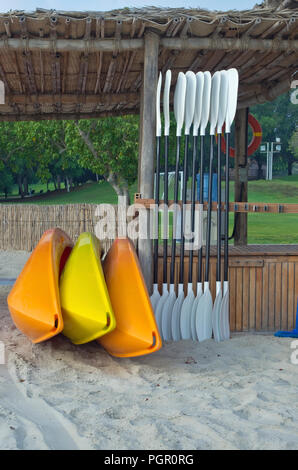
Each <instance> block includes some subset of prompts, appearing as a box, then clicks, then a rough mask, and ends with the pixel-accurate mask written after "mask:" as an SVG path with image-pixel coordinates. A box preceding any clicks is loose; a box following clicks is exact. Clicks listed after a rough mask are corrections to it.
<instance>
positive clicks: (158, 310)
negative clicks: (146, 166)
mask: <svg viewBox="0 0 298 470" xmlns="http://www.w3.org/2000/svg"><path fill="white" fill-rule="evenodd" d="M171 80H172V72H171V70H168V71H167V73H166V79H165V86H164V94H163V113H164V121H165V128H164V136H165V141H164V144H165V166H164V207H163V230H164V232H163V286H162V296H161V298H160V299H159V302H158V304H157V308H156V312H155V316H156V322H157V326H158V328H159V331H160V332H161V331H162V328H161V316H162V310H163V307H164V305H165V302H166V300H167V298H168V296H169V291H168V272H167V271H168V270H167V264H168V230H169V219H168V218H169V212H168V203H169V197H168V188H169V181H168V174H169V134H170V88H171ZM165 230H166V233H165Z"/></svg>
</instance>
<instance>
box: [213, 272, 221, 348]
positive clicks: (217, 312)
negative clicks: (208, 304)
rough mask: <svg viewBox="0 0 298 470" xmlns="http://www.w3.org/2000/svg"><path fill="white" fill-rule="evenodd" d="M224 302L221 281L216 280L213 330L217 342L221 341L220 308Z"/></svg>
mask: <svg viewBox="0 0 298 470" xmlns="http://www.w3.org/2000/svg"><path fill="white" fill-rule="evenodd" d="M221 302H222V292H221V282H220V281H217V282H216V298H215V302H214V306H213V310H212V330H213V336H214V339H215V341H216V342H219V341H221V332H220V309H221Z"/></svg>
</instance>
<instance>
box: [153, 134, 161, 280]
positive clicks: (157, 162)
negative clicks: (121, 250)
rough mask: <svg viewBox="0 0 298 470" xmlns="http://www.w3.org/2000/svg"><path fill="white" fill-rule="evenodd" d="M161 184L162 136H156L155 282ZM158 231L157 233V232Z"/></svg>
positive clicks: (154, 276)
mask: <svg viewBox="0 0 298 470" xmlns="http://www.w3.org/2000/svg"><path fill="white" fill-rule="evenodd" d="M159 185H160V137H156V185H155V204H156V206H157V207H156V210H157V214H156V219H155V233H154V235H155V236H154V261H153V264H154V273H153V282H154V284H156V283H157V277H158V227H159V223H158V222H159V220H158V219H159ZM156 232H157V233H156Z"/></svg>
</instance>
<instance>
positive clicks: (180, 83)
mask: <svg viewBox="0 0 298 470" xmlns="http://www.w3.org/2000/svg"><path fill="white" fill-rule="evenodd" d="M185 95H186V77H185V75H184V73H182V72H180V73H179V75H178V79H177V84H176V88H175V94H174V115H175V119H176V163H175V183H174V204H175V208H174V214H173V235H172V247H171V268H170V292H169V295H168V298H167V300H166V302H165V304H164V308H163V310H162V315H161V331H162V336H163V338H164V339H165V340H166V341H169V340H171V339H172V321H171V320H172V311H173V307H174V304H175V302H176V299H177V296H176V292H175V285H174V282H175V257H176V238H177V205H178V185H179V162H180V140H181V131H182V127H183V123H184V113H185ZM179 339H180V338H179Z"/></svg>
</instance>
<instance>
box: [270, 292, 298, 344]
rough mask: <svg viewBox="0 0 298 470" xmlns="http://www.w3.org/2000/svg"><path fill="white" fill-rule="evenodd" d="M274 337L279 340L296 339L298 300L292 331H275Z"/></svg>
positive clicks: (297, 334)
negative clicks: (294, 324)
mask: <svg viewBox="0 0 298 470" xmlns="http://www.w3.org/2000/svg"><path fill="white" fill-rule="evenodd" d="M274 336H277V337H279V338H298V300H297V311H296V327H295V328H294V330H292V331H277V332H276V333H275V334H274Z"/></svg>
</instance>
